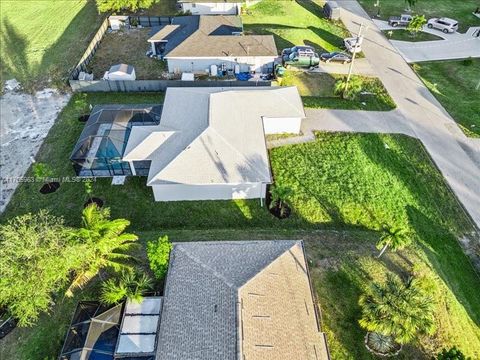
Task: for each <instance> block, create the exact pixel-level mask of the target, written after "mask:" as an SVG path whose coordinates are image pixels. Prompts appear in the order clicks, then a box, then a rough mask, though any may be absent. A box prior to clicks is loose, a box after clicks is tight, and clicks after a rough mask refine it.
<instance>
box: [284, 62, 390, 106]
mask: <svg viewBox="0 0 480 360" xmlns="http://www.w3.org/2000/svg"><path fill="white" fill-rule="evenodd" d="M344 76H345V75H339V74H327V73H313V72H304V71H286V72H285V75H284V76H283V77H282V78H281V80H280V83H281V85H282V86H292V85H295V86H297V88H298V91H299V92H300V95H301V96H302V99H303V103H304V105H305V107H307V108H317V109H348V110H372V111H373V110H375V111H389V110H392V109H394V108H395V107H396V105H395V102H394V101H393V99H392V98H391V97H390V95H389V94H388V92H387V90H386V89H385V87H384V86H383V84H382V82H381V81H380V79H378V78H369V77H363V80H364V88H363V90H362V91H365V92H367V93H368V94H364V95H359V96H358V97H357V98H356V99H355V100H345V99H342V98H341V97H340V96H336V95H334V93H333V88H334V85H335V81H336V80H338V79H339V78H342V77H344Z"/></svg>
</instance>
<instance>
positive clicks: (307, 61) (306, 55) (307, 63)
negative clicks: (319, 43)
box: [282, 46, 320, 67]
mask: <svg viewBox="0 0 480 360" xmlns="http://www.w3.org/2000/svg"><path fill="white" fill-rule="evenodd" d="M282 63H283V65H284V66H286V67H290V66H295V67H316V66H318V64H319V63H320V57H319V56H318V54H317V53H316V52H315V49H314V48H313V47H311V46H294V47H292V48H288V49H283V51H282Z"/></svg>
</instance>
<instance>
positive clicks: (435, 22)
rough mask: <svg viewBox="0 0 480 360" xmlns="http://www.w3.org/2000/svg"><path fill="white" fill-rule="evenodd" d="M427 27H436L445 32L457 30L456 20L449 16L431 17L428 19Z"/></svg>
mask: <svg viewBox="0 0 480 360" xmlns="http://www.w3.org/2000/svg"><path fill="white" fill-rule="evenodd" d="M427 27H428V28H429V29H437V30H441V31H443V32H444V33H445V34H448V33H454V32H456V31H457V30H458V21H457V20H453V19H449V18H445V17H442V18H432V19H430V20H428V22H427Z"/></svg>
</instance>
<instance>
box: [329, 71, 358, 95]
mask: <svg viewBox="0 0 480 360" xmlns="http://www.w3.org/2000/svg"><path fill="white" fill-rule="evenodd" d="M362 88H363V79H362V78H361V77H359V76H352V77H351V78H350V81H348V87H347V78H346V77H344V78H342V79H338V80H337V81H336V82H335V86H334V88H333V92H334V94H335V95H340V96H342V97H343V98H344V99H351V100H355V98H356V97H357V95H358V94H360V92H361V91H362Z"/></svg>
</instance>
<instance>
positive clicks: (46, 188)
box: [40, 181, 60, 195]
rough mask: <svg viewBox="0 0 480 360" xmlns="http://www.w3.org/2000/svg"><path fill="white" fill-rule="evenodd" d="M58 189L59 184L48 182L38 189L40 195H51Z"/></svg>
mask: <svg viewBox="0 0 480 360" xmlns="http://www.w3.org/2000/svg"><path fill="white" fill-rule="evenodd" d="M59 187H60V183H59V182H56V181H55V182H49V183H46V184H43V186H42V187H41V189H40V193H41V194H44V195H46V194H51V193H54V192H55V191H57V190H58V188H59Z"/></svg>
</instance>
